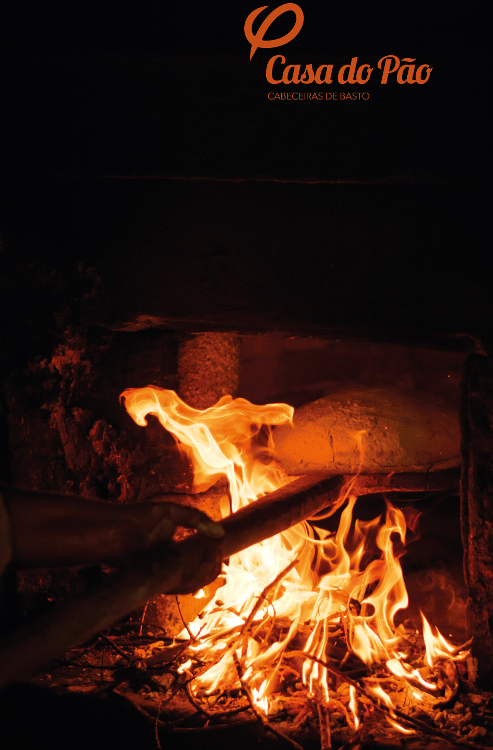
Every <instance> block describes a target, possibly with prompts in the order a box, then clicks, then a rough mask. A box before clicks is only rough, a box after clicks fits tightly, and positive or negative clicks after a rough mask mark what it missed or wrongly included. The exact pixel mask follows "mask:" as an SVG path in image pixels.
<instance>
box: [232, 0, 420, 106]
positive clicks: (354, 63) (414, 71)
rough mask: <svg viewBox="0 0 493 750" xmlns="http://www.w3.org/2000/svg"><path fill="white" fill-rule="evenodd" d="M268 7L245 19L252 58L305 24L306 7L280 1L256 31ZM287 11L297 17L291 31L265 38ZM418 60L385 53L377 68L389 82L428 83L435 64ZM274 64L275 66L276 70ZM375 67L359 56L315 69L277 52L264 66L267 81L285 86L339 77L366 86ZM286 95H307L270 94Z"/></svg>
mask: <svg viewBox="0 0 493 750" xmlns="http://www.w3.org/2000/svg"><path fill="white" fill-rule="evenodd" d="M268 7H269V6H268V5H262V7H261V8H257V9H256V10H254V11H252V13H250V15H249V16H248V18H247V20H246V21H245V26H244V31H245V36H246V38H247V41H248V42H249V43H250V45H251V47H250V60H251V59H252V57H253V56H254V54H255V52H256V51H257V49H258V48H259V47H263V48H264V49H272V47H282V46H283V45H284V44H287V43H288V42H290V41H291V40H292V39H294V38H295V36H296V35H297V34H299V32H300V30H301V27H302V26H303V22H304V20H305V16H304V15H303V11H302V10H301V8H300V6H299V5H296V3H284V5H280V6H279V7H278V8H276V9H275V10H273V11H272V12H271V13H269V15H268V16H267V18H266V19H265V20H264V21H263V22H262V23H261V24H260V26H259V28H258V31H257V32H256V33H255V34H254V33H253V24H254V21H255V20H256V19H257V18H258V16H259V15H260V14H261V13H262V11H263V10H265V9H266V8H268ZM288 11H292V12H293V13H294V14H295V17H296V18H295V23H294V26H293V28H292V29H291V31H290V32H289V33H288V34H285V35H284V36H281V37H279V38H278V39H264V37H265V35H266V33H267V31H268V30H269V28H270V26H271V25H272V23H273V22H274V21H275V20H276V18H279V16H282V14H283V13H287V12H288ZM415 63H416V58H415V57H403V58H402V60H401V59H400V58H399V57H397V55H385V56H384V57H381V58H380V60H378V62H377V68H378V69H379V70H381V71H382V75H381V78H380V83H381V84H386V83H388V82H389V80H392V81H394V80H395V81H396V82H397V83H398V84H401V85H402V84H408V85H410V84H411V85H412V84H413V83H417V84H420V85H422V84H424V83H427V82H428V81H429V79H430V75H431V72H432V70H433V68H431V67H430V66H429V65H427V64H426V63H425V64H423V65H416V64H415ZM274 66H275V68H276V70H275V71H274ZM281 66H283V67H281ZM373 70H374V68H372V67H371V65H369V64H368V63H363V64H358V57H352V58H351V62H350V63H346V64H344V65H342V66H341V67H340V68H339V69H338V70H337V69H335V70H334V65H333V64H331V63H325V64H322V65H319V66H318V67H317V69H316V70H315V69H314V66H313V65H312V63H288V64H287V65H286V58H285V57H284V56H283V55H274V56H273V57H271V58H270V60H269V61H268V62H267V66H266V68H265V77H266V79H267V81H268V83H270V84H273V85H278V84H283V85H285V86H286V85H290V84H293V85H295V86H297V85H299V84H304V85H309V84H313V83H315V84H317V85H318V86H324V85H330V84H332V83H333V82H334V81H335V80H337V83H338V84H340V85H342V86H354V84H358V85H359V86H364V85H365V84H367V83H368V81H369V80H370V76H371V74H372V72H373ZM392 74H395V78H391V76H392ZM274 76H277V77H274ZM301 88H303V86H301ZM307 96H308V95H307ZM285 97H286V98H288V99H289V98H295V99H297V100H298V99H299V98H303V99H304V98H305V95H304V94H303V95H300V96H297V97H294V96H291V95H285V94H282V95H278V94H275V95H273V97H271V95H270V94H269V99H270V98H274V99H277V98H285ZM313 97H314V98H319V97H318V95H316V94H315V95H313V96H312V97H311V98H313ZM309 98H310V97H309ZM322 98H323V97H322ZM327 98H332V95H330V97H329V95H327ZM334 98H335V95H334ZM341 98H344V99H356V98H357V99H359V98H363V99H365V98H367V97H365V96H361V97H360V95H359V94H354V95H351V96H350V95H349V93H347V94H346V95H345V96H344V97H342V95H341Z"/></svg>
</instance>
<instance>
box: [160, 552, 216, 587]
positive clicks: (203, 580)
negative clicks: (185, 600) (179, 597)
mask: <svg viewBox="0 0 493 750" xmlns="http://www.w3.org/2000/svg"><path fill="white" fill-rule="evenodd" d="M210 544H211V543H210V542H209V543H208V544H207V546H206V548H205V549H204V548H202V549H201V548H200V545H199V546H198V547H197V548H196V549H194V550H193V552H192V553H191V554H189V555H187V557H186V559H184V561H183V570H182V576H181V581H180V584H179V585H178V587H177V588H176V589H174V590H173V591H168V592H167V593H171V594H193V593H194V592H195V591H197V590H198V589H200V588H203V587H204V586H207V585H208V584H209V583H212V581H214V580H215V579H216V578H217V576H218V575H219V574H220V573H221V567H222V560H221V551H220V549H219V547H214V546H212V547H211V546H210Z"/></svg>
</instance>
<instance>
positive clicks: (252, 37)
mask: <svg viewBox="0 0 493 750" xmlns="http://www.w3.org/2000/svg"><path fill="white" fill-rule="evenodd" d="M268 7H269V6H268V5H262V7H261V8H257V10H254V11H253V13H250V15H249V16H248V18H247V20H246V21H245V36H246V38H247V39H248V41H249V42H250V44H251V45H252V48H251V50H250V60H251V59H252V57H253V56H254V54H255V50H257V49H258V47H282V45H283V44H287V43H288V42H290V41H291V39H294V38H295V36H296V34H297V33H298V32H299V30H300V29H301V27H302V26H303V21H304V20H305V17H304V15H303V11H302V10H301V8H300V6H299V5H296V3H285V4H284V5H280V6H279V7H278V8H276V9H275V10H273V11H272V13H269V15H268V16H267V18H266V19H265V21H264V22H263V23H262V24H261V26H260V28H259V30H258V31H257V33H256V34H254V33H253V29H252V26H253V22H254V21H255V19H256V18H257V16H258V15H259V14H260V13H262V11H263V10H265V9H266V8H268ZM287 10H292V11H294V12H295V14H296V23H295V25H294V26H293V28H292V29H291V31H290V32H289V34H285V36H282V37H281V38H280V39H269V40H267V41H266V40H265V39H264V35H265V32H266V31H267V29H268V28H269V26H270V25H271V23H272V22H273V21H275V20H276V18H279V16H281V15H282V14H283V13H285V12H286V11H287Z"/></svg>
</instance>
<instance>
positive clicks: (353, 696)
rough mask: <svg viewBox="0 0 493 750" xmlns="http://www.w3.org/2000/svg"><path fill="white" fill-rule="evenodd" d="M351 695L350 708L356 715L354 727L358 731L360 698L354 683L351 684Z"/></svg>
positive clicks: (354, 715)
mask: <svg viewBox="0 0 493 750" xmlns="http://www.w3.org/2000/svg"><path fill="white" fill-rule="evenodd" d="M349 696H350V698H349V708H350V709H351V711H352V714H353V717H354V728H355V730H356V731H357V730H358V727H359V718H358V700H357V698H356V688H355V687H354V686H353V685H350V686H349Z"/></svg>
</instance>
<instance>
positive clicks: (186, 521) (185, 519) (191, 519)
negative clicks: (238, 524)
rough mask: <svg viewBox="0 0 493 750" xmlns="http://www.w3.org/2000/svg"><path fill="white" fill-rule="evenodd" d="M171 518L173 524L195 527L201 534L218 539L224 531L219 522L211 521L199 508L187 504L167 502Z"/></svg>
mask: <svg viewBox="0 0 493 750" xmlns="http://www.w3.org/2000/svg"><path fill="white" fill-rule="evenodd" d="M168 507H169V512H170V516H171V519H172V521H173V523H174V524H175V526H185V527H186V528H187V529H197V531H199V532H200V533H201V534H205V535H206V536H211V537H214V538H215V539H218V538H219V537H222V536H224V534H225V533H226V532H225V531H224V529H223V527H222V526H221V525H220V524H219V523H215V521H212V520H211V519H210V518H209V516H207V515H206V514H205V513H202V511H201V510H197V509H196V508H190V506H188V505H178V504H176V503H168Z"/></svg>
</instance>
